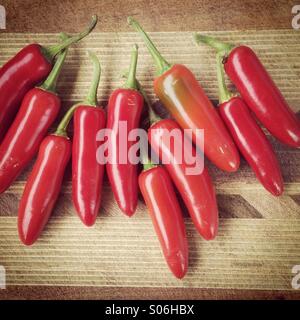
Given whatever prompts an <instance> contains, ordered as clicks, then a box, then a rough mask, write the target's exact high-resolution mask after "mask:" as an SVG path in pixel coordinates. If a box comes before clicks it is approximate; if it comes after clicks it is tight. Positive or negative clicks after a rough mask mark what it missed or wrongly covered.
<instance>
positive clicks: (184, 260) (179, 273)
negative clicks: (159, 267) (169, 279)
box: [166, 251, 188, 279]
mask: <svg viewBox="0 0 300 320" xmlns="http://www.w3.org/2000/svg"><path fill="white" fill-rule="evenodd" d="M186 252H187V251H186ZM186 252H183V251H179V252H176V253H174V255H172V256H169V257H166V260H167V263H168V266H169V269H170V270H171V271H172V273H173V275H174V276H175V277H176V278H177V279H183V278H184V276H185V275H186V273H187V270H188V256H187V254H186Z"/></svg>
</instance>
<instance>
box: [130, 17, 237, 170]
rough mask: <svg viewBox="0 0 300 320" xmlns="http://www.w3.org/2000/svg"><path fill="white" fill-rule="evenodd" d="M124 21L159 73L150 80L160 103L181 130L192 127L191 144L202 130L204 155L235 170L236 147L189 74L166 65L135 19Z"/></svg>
mask: <svg viewBox="0 0 300 320" xmlns="http://www.w3.org/2000/svg"><path fill="white" fill-rule="evenodd" d="M128 23H129V24H130V25H132V26H133V27H134V29H136V30H137V31H138V32H139V33H140V34H141V36H142V37H143V39H144V41H145V44H146V46H147V48H148V49H149V51H150V54H151V55H152V57H153V59H154V61H155V63H156V66H157V68H158V74H159V76H158V77H157V78H156V79H155V80H154V91H155V93H156V95H157V96H158V97H159V99H160V100H161V101H162V103H163V104H164V106H165V107H166V108H167V109H168V111H169V112H170V113H171V114H172V116H173V117H174V118H175V120H176V121H177V122H178V124H179V125H180V126H181V127H182V128H183V129H192V131H193V141H194V143H197V139H196V137H197V129H204V138H205V141H204V150H203V151H204V153H205V155H206V156H207V157H208V158H209V159H210V160H211V161H212V162H213V163H214V164H215V165H216V166H218V167H219V168H220V169H222V170H225V171H229V172H232V171H236V170H237V169H238V167H239V162H240V159H239V154H238V152H237V150H236V147H235V145H234V143H233V141H232V139H231V137H230V135H229V133H228V132H227V130H226V128H225V126H224V124H223V122H222V120H221V119H220V116H219V115H218V112H217V111H216V110H215V108H214V106H213V105H212V103H211V102H210V100H209V99H208V97H207V96H206V94H205V92H204V91H203V89H202V87H201V86H200V84H199V83H198V81H197V80H196V78H195V76H194V75H193V73H192V72H191V71H190V70H189V69H188V68H187V67H185V66H184V65H180V64H175V65H170V64H169V63H168V62H167V61H166V60H165V59H164V58H163V57H162V56H161V54H160V53H159V52H158V50H157V49H156V47H155V46H154V44H153V43H152V42H151V40H150V38H149V37H148V35H147V34H146V33H145V32H144V30H143V29H142V28H141V26H140V25H139V24H138V22H137V21H135V20H134V19H133V18H131V17H129V18H128ZM202 145H203V144H202V143H200V145H198V146H199V147H201V146H202Z"/></svg>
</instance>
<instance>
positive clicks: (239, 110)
mask: <svg viewBox="0 0 300 320" xmlns="http://www.w3.org/2000/svg"><path fill="white" fill-rule="evenodd" d="M219 110H220V114H221V117H222V119H223V121H224V122H225V123H226V125H227V128H228V129H229V131H230V133H231V135H232V137H233V139H234V141H235V143H236V145H237V146H238V148H239V150H240V152H241V153H242V155H243V156H244V158H245V159H246V161H247V162H248V163H249V165H250V166H251V168H252V170H253V171H254V172H255V174H256V176H257V178H258V180H259V181H260V182H261V183H262V185H263V186H264V187H265V188H266V189H267V190H268V191H269V192H270V193H272V194H273V195H274V196H279V195H281V194H282V192H283V179H282V175H281V170H280V166H279V163H278V161H277V158H276V155H275V154H274V151H273V148H272V146H271V144H270V142H269V140H268V139H267V137H266V136H265V134H264V132H263V131H262V129H261V128H260V127H259V125H258V124H257V122H256V120H255V119H254V118H253V116H252V114H251V113H250V111H249V109H248V107H247V105H246V104H245V102H244V101H243V100H242V99H241V98H239V97H234V98H231V99H230V100H229V101H227V102H224V103H222V104H220V105H219Z"/></svg>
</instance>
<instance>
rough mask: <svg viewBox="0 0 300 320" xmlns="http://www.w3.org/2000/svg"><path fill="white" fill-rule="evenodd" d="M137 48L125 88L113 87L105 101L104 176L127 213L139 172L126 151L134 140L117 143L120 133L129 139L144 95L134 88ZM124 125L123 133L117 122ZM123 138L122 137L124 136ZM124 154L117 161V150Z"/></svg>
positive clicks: (135, 194)
mask: <svg viewBox="0 0 300 320" xmlns="http://www.w3.org/2000/svg"><path fill="white" fill-rule="evenodd" d="M137 56H138V48H137V46H135V47H134V49H133V51H132V57H131V65H130V70H129V75H128V79H127V81H126V83H125V86H124V88H121V89H117V90H115V91H114V92H113V93H112V94H111V96H110V98H109V102H108V110H107V129H109V130H111V133H112V136H111V138H112V139H111V140H112V141H111V145H112V147H113V148H112V149H111V159H112V161H109V162H108V163H107V165H106V170H107V175H108V179H109V182H110V184H111V187H112V190H113V193H114V196H115V199H116V201H117V203H118V205H119V207H120V209H121V210H122V211H123V212H124V213H125V214H126V215H128V216H132V215H133V214H134V212H135V210H136V206H137V198H138V173H137V166H136V165H135V164H132V163H131V162H130V161H129V159H128V153H129V150H130V148H131V146H132V145H133V144H134V143H135V142H134V141H127V147H126V146H124V145H123V144H122V145H120V141H119V140H120V139H122V137H121V138H120V136H121V135H122V134H124V135H125V137H126V138H127V140H128V136H129V133H130V131H131V130H133V129H136V128H138V126H139V122H140V118H141V112H142V109H143V105H144V100H143V96H142V95H141V94H140V93H139V91H138V90H137V85H136V80H135V73H136V65H137ZM122 123H123V124H125V125H126V128H125V130H124V131H125V132H124V133H122V132H120V127H119V126H120V125H121V124H122ZM123 139H124V137H123ZM121 148H122V149H123V153H126V154H125V158H126V159H124V160H125V161H124V162H125V163H122V161H120V156H122V155H121V154H120V153H121V152H120V149H121ZM123 155H124V154H123Z"/></svg>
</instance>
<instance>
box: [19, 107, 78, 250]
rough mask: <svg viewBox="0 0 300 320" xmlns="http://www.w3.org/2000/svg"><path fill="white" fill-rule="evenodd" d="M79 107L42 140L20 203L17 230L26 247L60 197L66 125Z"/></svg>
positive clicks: (67, 147) (67, 150)
mask: <svg viewBox="0 0 300 320" xmlns="http://www.w3.org/2000/svg"><path fill="white" fill-rule="evenodd" d="M77 107H78V104H75V105H74V106H73V107H71V108H70V109H69V110H68V111H67V113H66V114H65V116H64V118H63V119H62V120H61V122H60V124H59V126H58V127H57V130H56V131H55V133H54V134H51V135H49V136H47V137H46V138H44V140H43V141H42V143H41V145H40V149H39V153H38V157H37V160H36V162H35V164H34V166H33V169H32V172H31V173H30V175H29V178H28V180H27V182H26V185H25V188H24V192H23V195H22V198H21V201H20V206H19V214H18V231H19V237H20V240H21V241H22V242H23V243H24V244H25V245H31V244H33V243H34V242H35V241H36V240H37V239H38V237H39V235H40V234H41V232H42V231H43V229H44V227H45V225H46V223H47V221H48V220H49V218H50V215H51V213H52V210H53V208H54V206H55V203H56V200H57V197H58V195H59V192H60V189H61V184H62V181H63V176H64V172H65V169H66V166H67V164H68V162H69V160H70V157H71V149H72V143H71V140H70V139H69V138H68V136H67V126H68V124H69V122H70V120H71V118H72V116H73V113H74V111H75V109H76V108H77Z"/></svg>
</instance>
